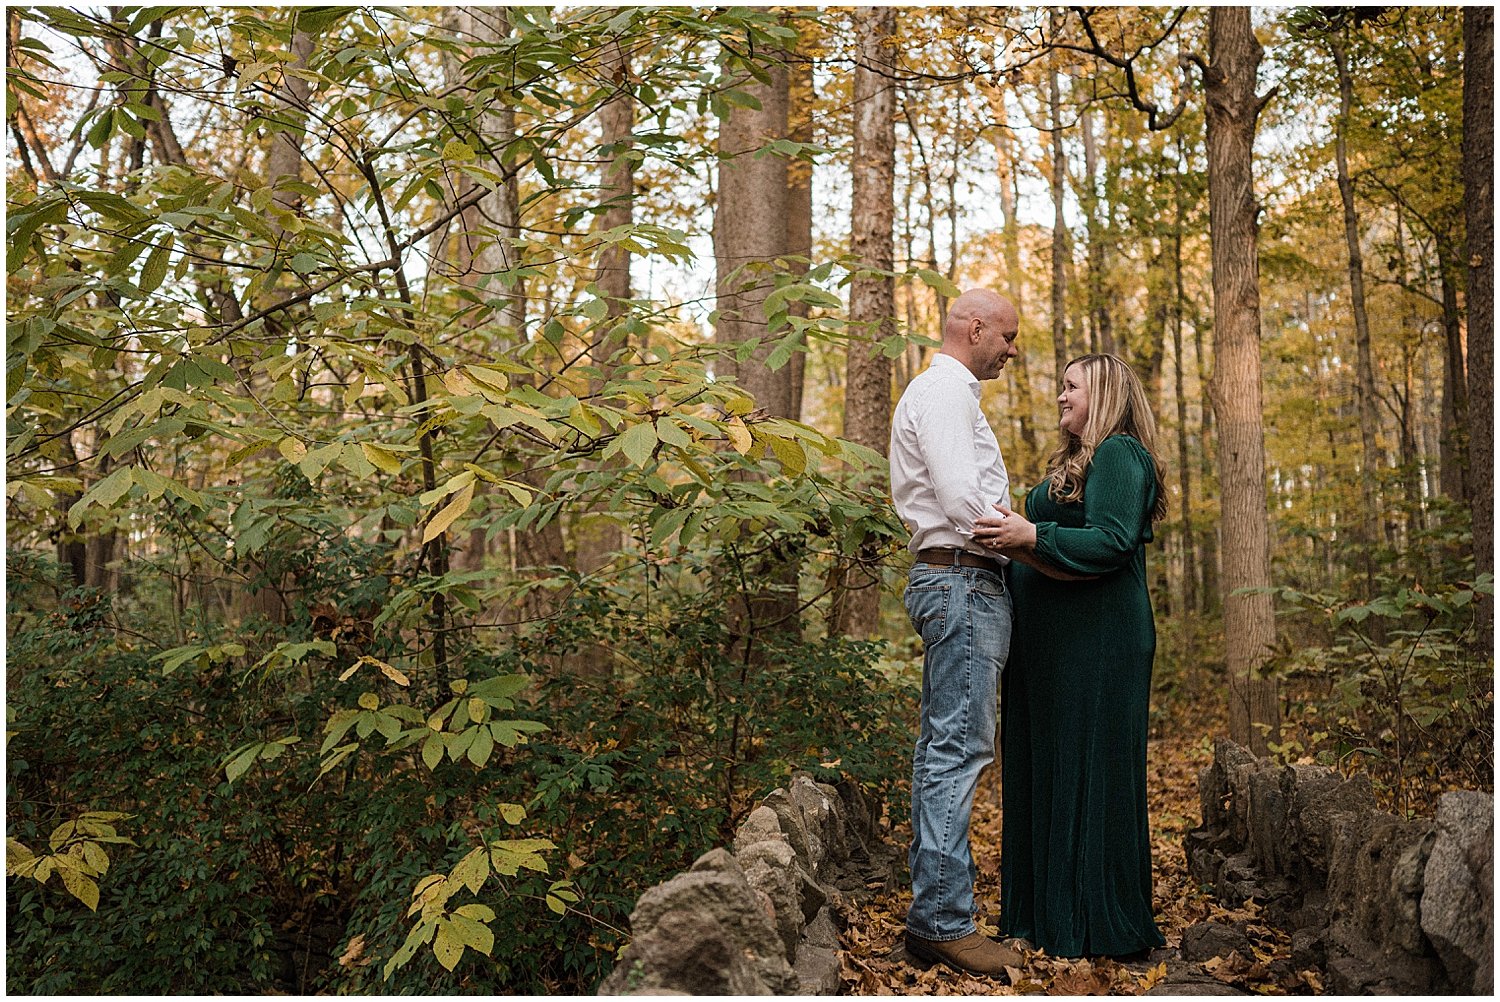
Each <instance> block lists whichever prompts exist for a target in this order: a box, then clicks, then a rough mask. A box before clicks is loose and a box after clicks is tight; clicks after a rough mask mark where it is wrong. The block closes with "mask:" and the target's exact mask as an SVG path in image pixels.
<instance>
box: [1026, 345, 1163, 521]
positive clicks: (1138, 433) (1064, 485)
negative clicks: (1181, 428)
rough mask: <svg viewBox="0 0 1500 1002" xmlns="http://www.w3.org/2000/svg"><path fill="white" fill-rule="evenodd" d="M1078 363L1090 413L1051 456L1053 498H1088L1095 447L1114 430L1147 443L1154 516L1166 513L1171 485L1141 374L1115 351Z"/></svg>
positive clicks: (1083, 357)
mask: <svg viewBox="0 0 1500 1002" xmlns="http://www.w3.org/2000/svg"><path fill="white" fill-rule="evenodd" d="M1075 365H1076V366H1078V370H1079V374H1080V377H1079V378H1080V380H1081V381H1082V383H1083V385H1084V388H1085V389H1087V390H1088V394H1089V416H1088V420H1087V421H1085V422H1084V428H1083V433H1082V434H1081V435H1075V434H1073V433H1072V432H1069V431H1064V432H1063V433H1062V442H1061V444H1059V445H1058V447H1057V449H1056V450H1055V451H1054V452H1053V453H1052V455H1050V456H1048V457H1047V481H1048V483H1049V484H1050V485H1051V486H1050V487H1049V488H1048V491H1049V493H1050V494H1051V495H1052V498H1053V500H1056V501H1062V502H1068V501H1082V500H1083V483H1084V480H1085V479H1086V478H1087V476H1088V471H1089V464H1090V463H1092V462H1093V461H1094V451H1095V450H1096V449H1098V448H1099V445H1100V443H1102V442H1103V441H1104V440H1105V439H1107V438H1109V437H1110V436H1111V435H1121V434H1123V435H1129V436H1130V437H1131V438H1134V439H1135V440H1136V441H1137V442H1139V443H1141V445H1142V446H1144V447H1145V449H1146V453H1147V454H1148V455H1149V456H1150V457H1151V465H1152V467H1153V468H1154V469H1155V471H1156V503H1155V504H1154V505H1152V508H1151V521H1152V522H1159V521H1161V520H1162V519H1163V518H1165V517H1166V515H1167V489H1166V482H1165V475H1164V470H1163V468H1162V463H1161V460H1160V459H1158V458H1157V455H1156V418H1155V416H1154V415H1152V413H1151V406H1150V404H1148V403H1147V402H1146V390H1145V387H1143V386H1142V385H1141V381H1140V378H1139V377H1137V376H1136V374H1135V370H1133V369H1132V368H1131V367H1130V366H1129V365H1128V364H1126V363H1125V361H1124V360H1123V359H1120V358H1117V357H1115V356H1114V355H1099V354H1093V355H1080V356H1078V357H1077V358H1075V359H1073V361H1071V362H1069V363H1068V365H1067V368H1065V369H1064V370H1063V371H1064V372H1065V373H1066V371H1067V369H1071V368H1073V367H1074V366H1075Z"/></svg>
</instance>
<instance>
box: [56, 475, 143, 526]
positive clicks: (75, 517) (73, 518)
mask: <svg viewBox="0 0 1500 1002" xmlns="http://www.w3.org/2000/svg"><path fill="white" fill-rule="evenodd" d="M133 482H134V477H133V476H132V475H131V467H129V466H120V467H116V468H115V470H114V472H112V473H110V475H109V476H107V477H105V478H104V479H103V480H101V481H99V482H98V483H97V484H95V485H94V486H93V487H92V488H90V489H89V491H88V493H87V494H85V495H84V496H83V497H81V498H79V499H78V502H77V503H76V504H74V505H73V507H71V508H69V509H68V525H70V526H72V527H73V528H75V529H76V528H78V524H79V523H80V522H82V521H83V513H84V511H85V510H86V509H87V508H88V507H89V506H90V505H99V506H100V507H103V508H110V507H112V506H113V505H114V504H115V502H117V501H119V500H120V499H121V498H122V497H124V496H125V494H126V493H127V492H128V491H129V490H130V485H131V484H132V483H133Z"/></svg>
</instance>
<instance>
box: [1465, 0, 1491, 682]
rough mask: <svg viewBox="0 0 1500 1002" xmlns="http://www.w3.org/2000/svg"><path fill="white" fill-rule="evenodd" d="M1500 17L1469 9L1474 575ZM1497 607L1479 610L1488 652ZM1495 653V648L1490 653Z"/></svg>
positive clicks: (1484, 526)
mask: <svg viewBox="0 0 1500 1002" xmlns="http://www.w3.org/2000/svg"><path fill="white" fill-rule="evenodd" d="M1494 63H1495V12H1494V10H1493V8H1490V7H1465V8H1464V143H1463V178H1464V208H1465V222H1466V223H1467V228H1468V229H1467V233H1468V251H1469V276H1468V277H1469V288H1468V307H1469V478H1470V482H1469V504H1470V506H1471V510H1472V512H1473V517H1474V573H1475V574H1493V573H1494V571H1495V510H1494V503H1495V427H1494V420H1495V398H1494V392H1495V384H1494V375H1495V211H1494V207H1495V201H1494V194H1495V192H1494V171H1495V92H1494V88H1493V83H1494ZM1494 616H1495V605H1494V599H1493V598H1492V597H1490V596H1482V597H1481V599H1480V602H1479V636H1480V643H1481V644H1486V645H1488V644H1492V642H1493V633H1492V631H1493V627H1494ZM1491 653H1493V648H1492V649H1491Z"/></svg>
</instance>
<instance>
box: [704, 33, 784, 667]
mask: <svg viewBox="0 0 1500 1002" xmlns="http://www.w3.org/2000/svg"><path fill="white" fill-rule="evenodd" d="M757 55H758V57H760V58H762V59H763V60H764V61H763V62H761V63H760V65H759V66H758V67H757V68H756V70H755V71H754V72H751V71H750V70H749V69H748V68H747V69H746V70H745V72H744V75H743V77H742V78H741V81H740V82H739V85H738V88H737V89H739V90H741V91H742V92H743V93H744V94H746V95H747V96H748V97H749V98H750V99H751V101H752V102H753V104H752V103H751V102H735V103H734V104H732V105H731V107H730V109H729V113H728V115H726V116H725V117H724V118H723V119H722V120H721V122H720V126H719V187H718V199H717V204H716V205H715V208H714V229H713V238H714V263H715V266H716V284H715V291H716V294H717V300H718V309H719V313H718V328H717V330H716V332H715V339H716V341H717V343H718V344H719V345H721V346H723V347H724V348H726V349H731V348H737V347H739V346H741V345H744V344H746V343H747V342H752V341H753V342H755V346H754V347H753V348H751V350H750V351H749V352H748V353H747V354H746V355H745V357H744V358H740V357H739V356H737V355H736V354H735V353H734V352H733V351H725V352H724V353H723V354H722V355H721V356H720V361H719V363H718V364H719V366H720V367H721V368H722V369H724V370H727V371H728V373H729V374H731V375H733V376H734V377H735V379H736V381H737V382H738V383H739V385H740V386H742V387H744V388H745V389H746V390H747V391H749V392H750V393H751V394H752V395H753V396H754V397H755V405H756V408H757V410H759V411H762V412H764V413H765V414H767V415H769V416H772V417H789V416H791V415H792V408H793V403H794V394H793V389H792V367H791V366H790V365H783V366H781V367H779V368H776V369H772V368H771V367H770V366H769V365H768V364H767V360H768V358H769V356H770V354H771V352H772V351H773V350H774V344H773V341H772V338H771V336H770V335H771V331H770V330H769V326H768V322H767V318H766V309H765V302H766V297H767V296H768V295H769V294H770V292H771V289H772V287H773V282H772V279H771V275H770V270H771V269H772V268H774V267H775V265H774V262H775V261H776V259H778V258H781V257H783V256H784V255H785V254H786V253H787V250H788V248H787V233H788V229H787V225H786V219H787V214H788V206H789V203H790V201H791V196H790V188H789V182H788V171H787V159H786V157H784V156H780V155H777V154H773V153H771V152H769V151H767V150H766V147H767V146H769V145H770V144H772V143H774V142H777V141H779V140H783V139H786V138H787V136H788V104H789V101H790V71H789V68H788V66H787V62H786V58H785V53H771V54H764V53H757ZM757 154H759V155H757ZM735 559H736V560H737V562H738V565H739V566H738V567H736V568H735V569H734V573H737V574H738V575H739V576H740V577H741V579H742V581H743V582H744V591H743V605H741V606H739V607H737V608H734V609H731V610H730V616H731V618H732V620H733V622H734V632H735V635H736V643H737V644H740V645H742V649H743V652H744V656H745V658H746V660H747V662H748V661H749V660H751V659H752V658H753V657H755V653H754V652H755V651H756V650H757V645H756V640H757V639H758V638H759V637H761V636H763V635H764V633H765V631H767V630H779V631H787V632H796V631H798V630H799V629H800V627H799V624H798V622H797V571H798V561H797V558H796V555H795V554H794V553H791V552H787V551H786V550H784V549H783V548H782V546H781V544H780V543H779V542H773V543H772V544H771V545H770V546H769V547H768V548H767V549H766V550H765V551H763V552H760V553H756V554H736V556H735Z"/></svg>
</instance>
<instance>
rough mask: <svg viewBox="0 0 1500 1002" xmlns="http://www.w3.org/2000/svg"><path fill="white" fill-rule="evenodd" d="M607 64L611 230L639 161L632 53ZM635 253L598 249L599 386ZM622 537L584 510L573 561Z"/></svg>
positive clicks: (624, 213)
mask: <svg viewBox="0 0 1500 1002" xmlns="http://www.w3.org/2000/svg"><path fill="white" fill-rule="evenodd" d="M603 69H604V72H605V74H606V76H607V78H608V80H609V82H610V85H611V86H612V87H613V88H614V93H613V95H612V96H611V97H610V98H609V100H607V101H605V102H604V103H603V104H602V105H600V107H599V143H600V147H601V149H602V150H603V153H602V155H601V166H600V175H601V176H600V185H599V201H600V204H601V205H603V206H604V211H603V212H602V213H600V214H599V216H598V228H599V229H600V230H603V231H605V232H608V231H611V230H617V229H620V228H622V227H626V226H629V225H630V224H631V223H632V222H633V221H634V218H635V162H634V160H633V159H632V157H631V145H632V144H631V136H632V133H633V130H634V128H635V99H634V98H633V97H632V95H631V90H630V56H629V54H628V53H627V52H626V50H625V47H624V46H623V45H621V44H620V43H619V42H618V41H615V42H612V43H610V44H609V45H607V46H606V47H605V49H604V52H603ZM630 259H631V254H630V251H629V250H628V249H627V248H626V246H625V245H624V244H623V243H621V242H611V243H606V244H604V245H603V246H602V247H601V248H600V250H599V261H598V265H597V267H596V269H595V272H594V283H595V285H596V286H597V287H598V289H599V294H600V295H601V296H603V297H604V300H605V314H604V321H603V322H602V324H601V325H600V327H599V329H598V333H597V334H596V335H595V338H594V343H593V345H591V348H590V352H589V354H590V361H591V362H592V363H593V367H594V369H595V375H594V376H593V377H591V379H590V381H589V382H590V389H591V390H593V391H594V392H597V391H598V390H599V389H600V387H601V386H602V385H603V383H604V381H605V380H606V379H608V378H609V377H610V375H611V374H612V373H613V371H614V367H615V355H616V353H617V352H618V351H619V350H620V349H621V348H623V347H625V346H626V341H627V337H626V334H625V331H624V328H623V327H622V326H621V325H620V322H619V321H620V318H621V317H622V316H624V315H625V314H626V312H627V307H626V300H628V299H630V296H631V286H630ZM622 542H623V534H622V533H621V531H620V526H619V524H618V523H617V522H615V521H613V520H611V519H608V518H598V517H594V518H589V517H588V516H584V517H583V518H582V519H581V520H580V524H578V526H577V528H576V530H575V531H574V533H573V559H574V563H575V565H576V566H577V568H578V569H579V570H580V571H584V572H591V571H595V570H598V569H599V568H600V567H602V566H603V565H604V563H605V561H606V560H607V559H608V558H609V554H611V553H614V552H615V551H617V550H619V549H620V546H621V544H622Z"/></svg>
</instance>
